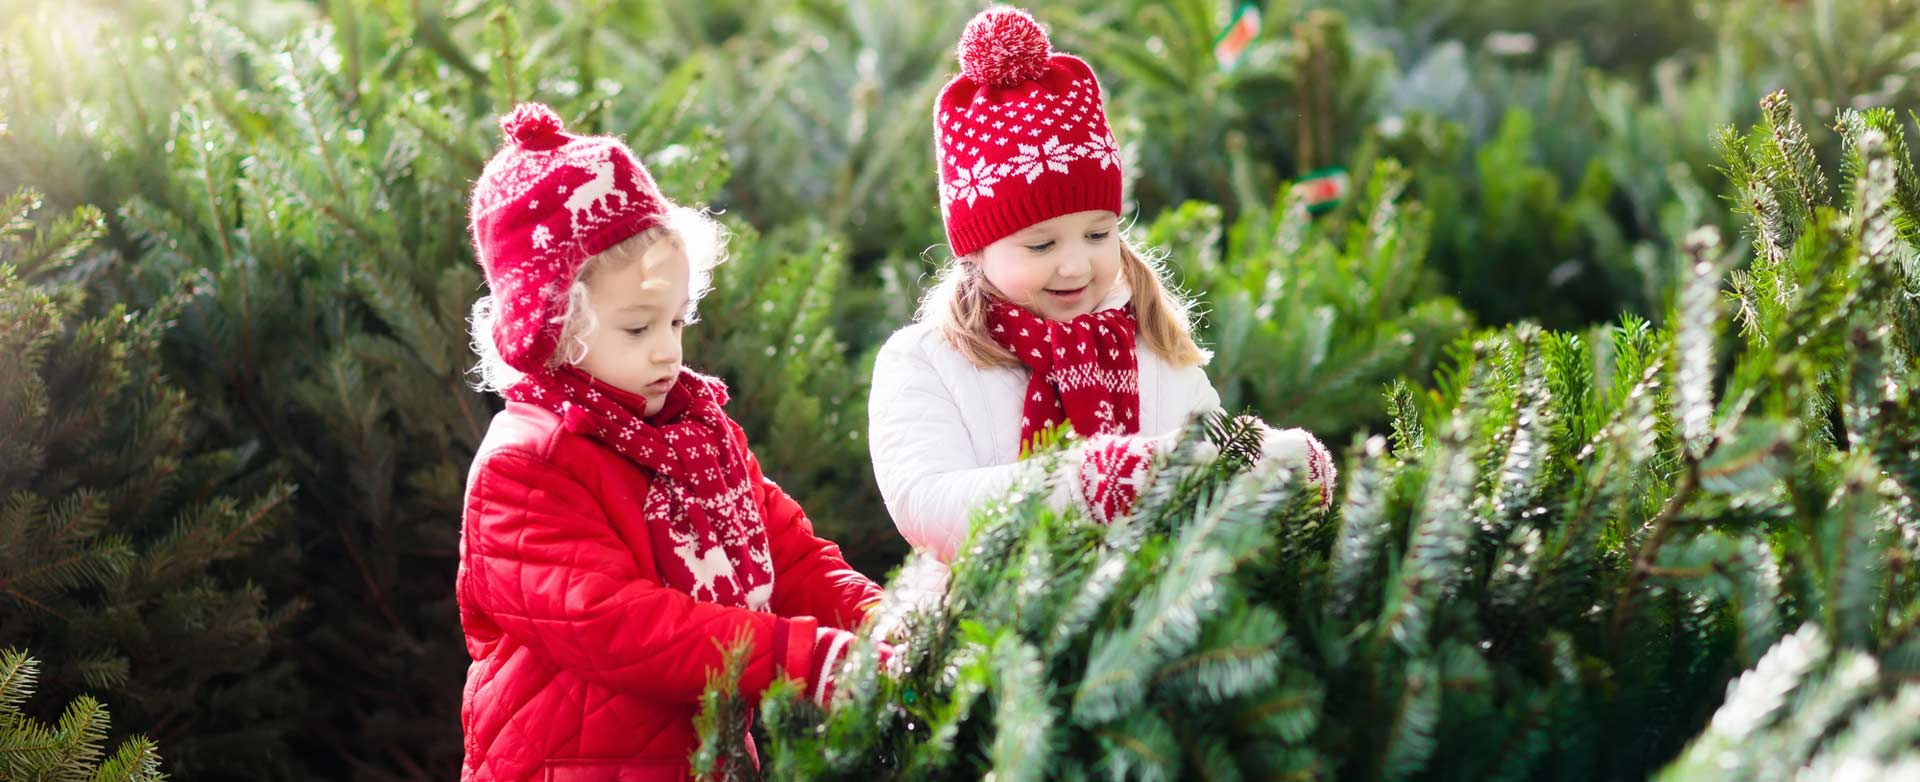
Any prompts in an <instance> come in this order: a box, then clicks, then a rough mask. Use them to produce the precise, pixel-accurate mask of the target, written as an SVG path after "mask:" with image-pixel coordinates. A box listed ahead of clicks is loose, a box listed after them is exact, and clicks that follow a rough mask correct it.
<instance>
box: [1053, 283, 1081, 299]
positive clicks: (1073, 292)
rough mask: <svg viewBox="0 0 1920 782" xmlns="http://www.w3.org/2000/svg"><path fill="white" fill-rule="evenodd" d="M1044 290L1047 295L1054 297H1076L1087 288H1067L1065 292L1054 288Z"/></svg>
mask: <svg viewBox="0 0 1920 782" xmlns="http://www.w3.org/2000/svg"><path fill="white" fill-rule="evenodd" d="M1046 290H1047V292H1048V293H1051V294H1053V295H1055V296H1078V295H1080V294H1082V293H1085V292H1086V290H1087V286H1085V285H1082V286H1080V287H1078V288H1068V289H1066V290H1058V289H1055V288H1048V289H1046Z"/></svg>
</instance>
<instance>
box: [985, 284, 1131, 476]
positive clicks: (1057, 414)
mask: <svg viewBox="0 0 1920 782" xmlns="http://www.w3.org/2000/svg"><path fill="white" fill-rule="evenodd" d="M988 328H989V330H990V331H991V333H992V335H993V339H994V341H995V342H998V343H1000V345H1002V346H1004V347H1005V348H1007V349H1008V350H1011V351H1013V353H1014V355H1016V356H1018V357H1019V358H1020V363H1022V364H1025V365H1026V366H1027V369H1029V370H1031V371H1032V373H1033V374H1032V377H1031V378H1030V379H1028V381H1027V395H1026V402H1025V404H1024V408H1023V410H1022V416H1023V417H1022V418H1021V421H1020V451H1021V453H1022V454H1025V453H1029V452H1030V451H1031V450H1032V449H1033V446H1034V444H1035V442H1036V440H1037V439H1038V438H1039V437H1040V436H1041V435H1042V434H1044V433H1045V432H1048V431H1049V430H1052V429H1054V428H1055V427H1058V426H1059V425H1060V424H1061V423H1063V422H1064V423H1070V424H1072V425H1073V431H1074V433H1075V434H1077V435H1079V436H1080V437H1094V436H1096V435H1102V434H1134V433H1136V432H1139V431H1140V354H1139V352H1138V343H1137V342H1136V340H1135V332H1136V331H1138V329H1139V325H1138V323H1137V322H1136V321H1135V320H1134V317H1133V307H1131V306H1126V307H1116V308H1114V309H1107V310H1101V311H1099V312H1091V313H1088V314H1085V315H1081V316H1079V317H1077V318H1074V319H1073V320H1069V321H1057V320H1047V319H1044V318H1042V317H1040V316H1039V315H1036V314H1034V313H1033V312H1032V311H1030V310H1027V309H1026V308H1024V307H1020V306H1018V305H1015V304H1013V303H1012V302H1008V301H1005V300H1003V299H999V298H995V299H993V303H992V308H991V311H990V312H989V314H988Z"/></svg>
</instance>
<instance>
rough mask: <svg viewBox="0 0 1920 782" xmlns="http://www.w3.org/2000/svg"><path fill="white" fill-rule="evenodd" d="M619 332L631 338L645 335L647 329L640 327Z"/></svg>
mask: <svg viewBox="0 0 1920 782" xmlns="http://www.w3.org/2000/svg"><path fill="white" fill-rule="evenodd" d="M621 331H624V332H627V333H628V334H632V335H633V336H636V337H638V336H640V335H641V334H645V333H647V327H646V326H641V327H639V328H631V329H621Z"/></svg>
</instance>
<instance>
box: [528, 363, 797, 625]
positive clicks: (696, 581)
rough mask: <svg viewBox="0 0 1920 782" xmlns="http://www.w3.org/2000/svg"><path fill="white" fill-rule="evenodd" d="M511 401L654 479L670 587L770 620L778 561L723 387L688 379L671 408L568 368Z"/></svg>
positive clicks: (654, 529) (662, 562) (654, 524)
mask: <svg viewBox="0 0 1920 782" xmlns="http://www.w3.org/2000/svg"><path fill="white" fill-rule="evenodd" d="M504 396H506V398H508V399H511V400H514V401H516V402H525V403H527V404H530V405H535V406H538V407H543V408H546V409H548V410H552V411H553V412H555V413H557V414H559V415H560V417H561V420H562V421H563V422H565V425H566V426H567V428H568V429H570V430H572V431H575V432H579V433H581V434H585V435H588V436H590V437H593V438H595V439H598V440H599V441H600V442H602V443H605V444H606V445H607V446H608V447H610V448H612V449H614V450H615V451H618V452H620V453H621V454H622V455H624V456H626V457H627V458H628V459H631V460H633V462H634V463H635V464H638V465H640V467H641V468H643V469H645V470H646V471H647V472H649V473H650V474H651V475H652V476H653V480H652V481H650V482H649V484H650V485H649V486H648V489H647V496H646V497H645V498H644V499H643V500H642V504H643V509H644V513H645V516H646V521H647V530H648V534H649V535H650V536H651V537H652V544H653V550H654V563H655V566H656V567H658V568H659V569H660V573H661V575H662V577H664V578H665V580H666V582H667V584H668V585H669V586H672V587H674V588H676V589H680V590H682V591H685V592H686V593H688V594H690V595H693V597H694V598H695V599H698V600H706V601H710V602H714V603H719V604H721V605H726V606H734V607H745V608H751V609H755V610H760V611H765V610H767V609H768V604H769V602H770V600H771V598H772V595H773V556H772V554H771V551H770V549H769V547H768V544H767V528H766V524H765V523H764V522H763V520H762V519H761V518H760V510H759V507H758V506H756V505H755V504H754V497H753V486H752V483H751V481H750V480H749V479H748V476H749V475H750V472H749V470H748V460H747V459H748V456H747V454H746V452H745V449H744V448H743V447H742V446H741V445H740V444H739V443H738V441H736V440H735V439H734V438H733V432H732V423H731V422H730V421H729V420H728V419H727V414H726V413H725V412H724V411H722V410H721V409H720V408H721V406H722V405H725V404H726V403H727V389H726V386H725V385H724V384H722V383H721V382H720V381H719V380H717V379H714V378H709V377H706V376H703V375H700V374H697V373H695V372H692V371H687V370H683V371H682V372H681V373H680V381H679V382H678V383H675V384H674V386H673V390H671V391H669V392H668V393H667V401H666V404H665V405H664V406H663V407H662V408H661V410H660V412H658V413H655V414H654V415H652V416H646V415H644V412H645V410H646V404H647V400H646V399H645V398H643V397H641V396H639V395H638V394H631V393H628V392H626V391H622V390H620V389H617V388H614V387H613V386H610V385H607V384H606V383H603V382H600V381H599V380H597V379H595V378H594V377H593V376H591V375H588V374H587V373H585V372H582V371H581V370H580V369H578V368H576V367H572V366H562V367H559V368H557V369H553V370H549V371H547V372H543V373H540V374H537V375H528V376H527V377H526V379H525V380H522V381H521V382H520V383H518V384H516V385H514V386H513V387H511V388H508V389H507V390H506V392H505V393H504Z"/></svg>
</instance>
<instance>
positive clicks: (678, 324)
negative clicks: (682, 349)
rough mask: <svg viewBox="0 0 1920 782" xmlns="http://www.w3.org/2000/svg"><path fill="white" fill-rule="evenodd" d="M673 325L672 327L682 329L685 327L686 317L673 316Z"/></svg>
mask: <svg viewBox="0 0 1920 782" xmlns="http://www.w3.org/2000/svg"><path fill="white" fill-rule="evenodd" d="M673 327H674V328H676V329H684V328H686V327H687V319H686V318H674V319H673Z"/></svg>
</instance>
